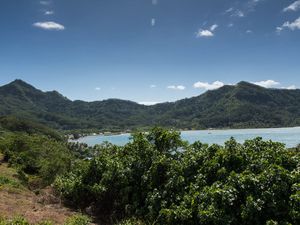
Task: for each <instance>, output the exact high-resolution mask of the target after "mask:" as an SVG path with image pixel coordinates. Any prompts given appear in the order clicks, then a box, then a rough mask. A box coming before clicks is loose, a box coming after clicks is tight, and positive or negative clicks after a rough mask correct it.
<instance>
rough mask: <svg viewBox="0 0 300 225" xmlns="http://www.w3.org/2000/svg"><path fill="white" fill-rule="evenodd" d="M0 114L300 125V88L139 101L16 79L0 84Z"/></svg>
mask: <svg viewBox="0 0 300 225" xmlns="http://www.w3.org/2000/svg"><path fill="white" fill-rule="evenodd" d="M0 115H15V116H17V117H21V118H27V119H30V120H35V121H37V122H41V123H44V124H46V125H48V126H51V127H53V128H58V129H64V130H76V129H78V130H82V129H84V130H86V129H89V130H90V129H95V128H96V129H100V130H103V131H105V130H108V131H120V130H127V129H131V130H132V129H135V128H149V127H152V126H154V125H159V126H164V127H167V128H180V129H185V128H187V129H199V128H210V127H213V128H220V127H242V128H245V127H280V126H281V127H283V126H299V125H300V90H280V89H266V88H262V87H259V86H256V85H253V84H249V83H246V82H240V83H239V84H237V85H235V86H224V87H222V88H220V89H218V90H213V91H208V92H206V93H204V94H203V95H200V96H197V97H193V98H188V99H184V100H180V101H177V102H174V103H162V104H158V105H154V106H144V105H139V104H137V103H135V102H131V101H124V100H118V99H110V100H105V101H96V102H84V101H71V100H69V99H67V98H65V97H63V96H62V95H61V94H59V93H58V92H56V91H53V92H42V91H40V90H37V89H35V88H34V87H32V86H31V85H29V84H27V83H25V82H23V81H21V80H16V81H14V82H12V83H10V84H8V85H5V86H2V87H0Z"/></svg>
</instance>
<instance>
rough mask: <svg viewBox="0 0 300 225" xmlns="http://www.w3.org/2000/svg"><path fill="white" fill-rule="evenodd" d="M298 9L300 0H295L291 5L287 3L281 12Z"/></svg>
mask: <svg viewBox="0 0 300 225" xmlns="http://www.w3.org/2000/svg"><path fill="white" fill-rule="evenodd" d="M299 9H300V0H298V1H295V2H294V3H292V4H291V5H289V6H288V7H286V8H284V9H283V12H288V11H297V10H299Z"/></svg>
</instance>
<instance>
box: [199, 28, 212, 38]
mask: <svg viewBox="0 0 300 225" xmlns="http://www.w3.org/2000/svg"><path fill="white" fill-rule="evenodd" d="M196 36H197V38H200V37H213V36H214V33H213V32H211V31H210V30H202V29H200V30H199V31H198V32H197V34H196Z"/></svg>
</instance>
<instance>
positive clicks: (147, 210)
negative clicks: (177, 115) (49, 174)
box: [55, 128, 300, 225]
mask: <svg viewBox="0 0 300 225" xmlns="http://www.w3.org/2000/svg"><path fill="white" fill-rule="evenodd" d="M132 139H133V140H132V142H131V143H129V144H127V145H126V146H124V147H117V146H114V145H110V144H105V145H102V146H98V156H97V157H95V158H93V159H92V160H91V161H90V162H83V163H82V164H81V165H79V166H77V167H76V168H74V170H73V171H72V172H71V173H69V174H67V175H65V176H61V177H59V178H57V179H56V182H55V186H56V189H57V190H58V191H59V192H60V193H61V195H62V196H63V197H64V198H65V200H66V201H68V202H69V203H72V204H73V205H75V206H79V207H88V206H91V205H92V206H93V207H94V208H95V209H96V210H98V212H101V213H102V214H106V215H111V216H113V217H118V218H126V217H131V216H137V217H142V218H145V219H146V220H147V221H150V222H151V224H152V223H153V224H187V225H189V224H199V225H200V224H201V225H202V224H220V225H221V224H234V225H241V224H245V225H246V224H258V225H259V224H300V153H299V150H296V149H294V150H286V149H285V147H284V145H283V144H280V143H274V142H271V141H267V142H266V141H263V140H262V139H261V138H257V139H254V140H249V141H246V142H245V143H244V144H239V143H237V142H236V141H235V140H234V139H231V140H229V141H228V142H227V143H226V144H225V146H219V145H212V146H208V145H206V144H202V143H200V142H196V143H193V144H191V145H188V144H187V143H185V142H183V141H182V140H181V139H180V134H179V133H177V132H172V131H170V132H168V131H165V130H162V129H159V128H155V129H153V130H152V132H150V133H149V134H136V135H134V136H133V138H132Z"/></svg>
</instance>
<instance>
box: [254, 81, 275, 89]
mask: <svg viewBox="0 0 300 225" xmlns="http://www.w3.org/2000/svg"><path fill="white" fill-rule="evenodd" d="M253 84H255V85H258V86H261V87H265V88H274V87H277V86H278V85H280V83H279V82H277V81H274V80H263V81H258V82H253Z"/></svg>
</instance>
